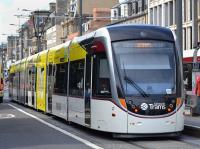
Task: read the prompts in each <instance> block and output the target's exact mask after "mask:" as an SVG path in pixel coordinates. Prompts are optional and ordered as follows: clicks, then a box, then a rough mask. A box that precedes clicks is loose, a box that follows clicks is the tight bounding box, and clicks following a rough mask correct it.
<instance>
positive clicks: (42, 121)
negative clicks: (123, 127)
mask: <svg viewBox="0 0 200 149" xmlns="http://www.w3.org/2000/svg"><path fill="white" fill-rule="evenodd" d="M8 105H9V106H11V107H13V108H14V109H16V110H18V111H20V112H22V113H24V114H26V115H28V116H30V117H32V118H34V119H36V120H37V121H39V122H41V123H43V124H45V125H47V126H49V127H51V128H53V129H55V130H57V131H59V132H61V133H63V134H65V135H67V136H70V137H72V138H74V139H76V140H78V141H80V142H82V143H84V144H85V145H87V146H89V147H91V148H94V149H103V148H102V147H100V146H98V145H96V144H94V143H92V142H89V141H87V140H85V139H82V138H80V137H78V136H76V135H74V134H72V133H70V132H68V131H66V130H63V129H61V128H59V127H57V126H55V125H52V124H50V123H48V122H46V121H44V120H42V119H40V118H38V117H37V116H34V115H32V114H30V113H27V112H25V111H24V110H22V109H20V108H17V107H15V106H14V105H12V104H8Z"/></svg>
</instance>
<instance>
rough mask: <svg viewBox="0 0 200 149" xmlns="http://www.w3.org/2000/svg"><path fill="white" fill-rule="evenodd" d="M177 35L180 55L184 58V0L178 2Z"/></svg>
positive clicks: (177, 0)
mask: <svg viewBox="0 0 200 149" xmlns="http://www.w3.org/2000/svg"><path fill="white" fill-rule="evenodd" d="M175 14H176V34H177V37H178V42H179V46H180V50H181V51H180V53H181V56H182V57H183V34H182V33H183V20H182V0H176V13H175Z"/></svg>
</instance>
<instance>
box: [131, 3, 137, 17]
mask: <svg viewBox="0 0 200 149" xmlns="http://www.w3.org/2000/svg"><path fill="white" fill-rule="evenodd" d="M137 13H138V3H137V2H133V3H132V14H137Z"/></svg>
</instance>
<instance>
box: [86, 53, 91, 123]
mask: <svg viewBox="0 0 200 149" xmlns="http://www.w3.org/2000/svg"><path fill="white" fill-rule="evenodd" d="M92 64H93V58H92V57H91V55H89V54H88V55H87V56H86V71H85V96H84V97H85V124H86V125H89V126H90V125H91V93H92V84H91V80H92V76H91V72H92Z"/></svg>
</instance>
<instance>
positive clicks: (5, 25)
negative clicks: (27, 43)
mask: <svg viewBox="0 0 200 149" xmlns="http://www.w3.org/2000/svg"><path fill="white" fill-rule="evenodd" d="M55 1H56V0H0V43H1V42H6V41H7V35H16V34H17V29H18V28H19V24H20V25H22V24H23V23H24V22H25V21H26V20H27V18H26V17H20V18H17V17H16V16H14V15H24V16H28V15H29V14H30V12H24V11H22V9H28V10H33V11H34V10H38V9H45V10H48V9H49V3H50V2H55ZM9 24H15V26H13V25H9ZM2 34H7V35H2Z"/></svg>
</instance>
